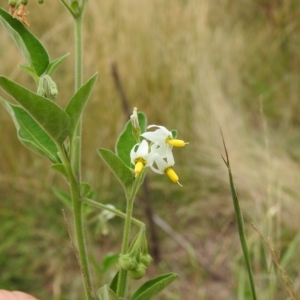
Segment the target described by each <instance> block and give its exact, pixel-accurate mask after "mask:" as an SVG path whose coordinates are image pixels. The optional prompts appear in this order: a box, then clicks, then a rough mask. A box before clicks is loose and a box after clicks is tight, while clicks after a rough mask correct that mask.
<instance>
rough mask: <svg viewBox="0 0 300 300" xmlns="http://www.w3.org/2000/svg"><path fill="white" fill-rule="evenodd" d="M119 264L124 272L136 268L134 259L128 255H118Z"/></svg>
mask: <svg viewBox="0 0 300 300" xmlns="http://www.w3.org/2000/svg"><path fill="white" fill-rule="evenodd" d="M119 264H120V266H121V268H122V269H124V270H126V271H130V270H134V269H135V268H136V267H137V261H136V258H135V257H132V256H130V255H129V254H124V255H120V257H119Z"/></svg>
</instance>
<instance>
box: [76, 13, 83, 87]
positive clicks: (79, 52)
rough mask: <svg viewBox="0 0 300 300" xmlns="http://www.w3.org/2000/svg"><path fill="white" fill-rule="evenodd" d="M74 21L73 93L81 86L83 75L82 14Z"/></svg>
mask: <svg viewBox="0 0 300 300" xmlns="http://www.w3.org/2000/svg"><path fill="white" fill-rule="evenodd" d="M74 21H75V92H77V91H78V89H79V88H80V87H81V86H82V77H83V76H82V75H83V42H82V14H80V15H79V16H76V18H74Z"/></svg>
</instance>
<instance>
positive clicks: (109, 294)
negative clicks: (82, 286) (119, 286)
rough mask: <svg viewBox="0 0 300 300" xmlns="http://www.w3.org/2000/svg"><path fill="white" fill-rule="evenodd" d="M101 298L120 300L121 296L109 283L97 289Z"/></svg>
mask: <svg viewBox="0 0 300 300" xmlns="http://www.w3.org/2000/svg"><path fill="white" fill-rule="evenodd" d="M97 296H98V299H99V300H119V297H118V296H117V295H116V293H115V292H113V291H112V290H111V289H110V288H109V287H108V286H107V284H106V285H104V286H103V287H102V288H100V289H99V290H98V291H97Z"/></svg>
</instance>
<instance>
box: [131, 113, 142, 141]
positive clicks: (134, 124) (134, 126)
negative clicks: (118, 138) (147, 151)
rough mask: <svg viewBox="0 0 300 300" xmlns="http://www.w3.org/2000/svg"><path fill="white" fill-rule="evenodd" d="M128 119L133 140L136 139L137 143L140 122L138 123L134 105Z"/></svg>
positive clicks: (139, 133)
mask: <svg viewBox="0 0 300 300" xmlns="http://www.w3.org/2000/svg"><path fill="white" fill-rule="evenodd" d="M130 120H131V124H132V134H133V136H134V138H135V140H136V141H137V143H140V140H141V138H140V135H141V128H140V124H139V118H138V115H137V108H136V107H134V109H133V113H132V115H131V116H130Z"/></svg>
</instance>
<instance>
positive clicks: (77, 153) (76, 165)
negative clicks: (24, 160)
mask: <svg viewBox="0 0 300 300" xmlns="http://www.w3.org/2000/svg"><path fill="white" fill-rule="evenodd" d="M74 22H75V92H76V91H77V90H78V89H79V88H80V87H81V86H82V81H83V80H82V73H83V71H82V70H83V41H82V15H79V16H76V18H74ZM81 126H82V120H81V118H80V120H79V122H78V125H77V128H76V130H75V133H74V136H73V138H72V140H71V160H72V161H71V165H72V168H73V170H74V172H75V174H76V177H77V180H78V182H80V181H81V165H80V162H81Z"/></svg>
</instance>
